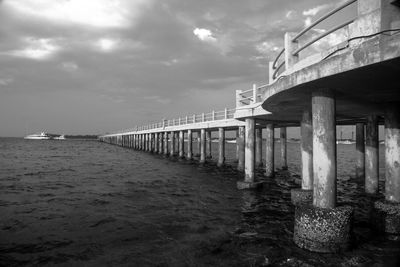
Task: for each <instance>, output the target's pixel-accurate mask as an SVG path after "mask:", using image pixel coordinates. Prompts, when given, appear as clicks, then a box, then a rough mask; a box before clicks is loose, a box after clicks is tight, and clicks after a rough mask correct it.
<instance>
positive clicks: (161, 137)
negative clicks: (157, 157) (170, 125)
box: [158, 132, 164, 154]
mask: <svg viewBox="0 0 400 267" xmlns="http://www.w3.org/2000/svg"><path fill="white" fill-rule="evenodd" d="M163 143H164V133H162V132H160V133H158V154H163V153H164V149H163V148H164V146H163Z"/></svg>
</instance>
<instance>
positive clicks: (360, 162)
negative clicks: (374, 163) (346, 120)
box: [356, 122, 365, 179]
mask: <svg viewBox="0 0 400 267" xmlns="http://www.w3.org/2000/svg"><path fill="white" fill-rule="evenodd" d="M364 177H365V143H364V123H362V122H359V123H357V124H356V178H357V179H364Z"/></svg>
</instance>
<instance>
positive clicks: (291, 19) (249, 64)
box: [0, 0, 346, 136]
mask: <svg viewBox="0 0 400 267" xmlns="http://www.w3.org/2000/svg"><path fill="white" fill-rule="evenodd" d="M339 2H340V1H338V2H337V3H336V2H334V3H332V1H328V0H299V1H295V2H293V1H289V0H271V1H265V0H250V1H232V0H221V1H211V0H206V1H197V0H180V1H179V0H85V1H82V0H57V1H56V0H0V62H1V64H0V125H1V127H0V136H23V135H25V134H29V133H33V132H38V131H48V132H51V133H60V134H61V133H64V134H101V133H105V132H111V131H114V130H119V129H125V128H132V127H133V126H135V125H142V124H146V123H151V122H156V121H159V120H161V119H162V118H174V117H177V116H185V115H192V114H193V113H202V112H209V111H211V110H219V109H221V110H222V109H223V108H225V107H234V103H235V99H234V97H235V93H234V92H235V90H237V89H248V88H250V87H251V85H252V84H253V83H258V84H264V83H266V82H267V77H268V73H267V72H268V61H271V60H273V59H274V57H275V56H276V54H277V53H278V52H279V50H280V49H281V47H282V45H283V36H284V33H285V32H298V31H299V30H301V29H302V28H303V27H304V25H307V24H310V23H312V21H314V20H315V19H317V18H318V16H320V15H321V14H323V13H324V12H327V11H328V10H330V9H331V8H334V6H335V5H337V4H338V3H339ZM341 16H344V15H339V17H338V18H336V20H341V19H342V17H341ZM327 27H329V23H328V25H325V26H321V29H319V30H320V31H323V30H324V29H325V28H327ZM340 38H346V36H344V35H343V33H340V32H338V33H337V34H336V35H333V36H331V37H330V38H328V39H326V40H321V41H320V42H319V43H318V44H317V45H318V46H319V48H318V47H315V48H314V49H316V50H318V49H322V48H321V47H325V46H327V45H328V44H330V43H333V42H336V41H337V40H338V39H340Z"/></svg>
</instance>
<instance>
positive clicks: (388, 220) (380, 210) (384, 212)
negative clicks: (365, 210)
mask: <svg viewBox="0 0 400 267" xmlns="http://www.w3.org/2000/svg"><path fill="white" fill-rule="evenodd" d="M373 218H374V226H375V227H376V229H377V230H378V231H379V232H381V233H384V234H385V235H386V237H387V238H388V239H391V240H400V203H393V202H388V201H376V202H375V203H374V216H373Z"/></svg>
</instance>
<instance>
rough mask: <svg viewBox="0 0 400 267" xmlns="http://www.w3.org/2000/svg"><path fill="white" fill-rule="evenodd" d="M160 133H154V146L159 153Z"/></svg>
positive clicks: (155, 151)
mask: <svg viewBox="0 0 400 267" xmlns="http://www.w3.org/2000/svg"><path fill="white" fill-rule="evenodd" d="M158 136H159V135H158V133H154V145H153V147H154V151H153V152H154V153H157V154H158Z"/></svg>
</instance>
